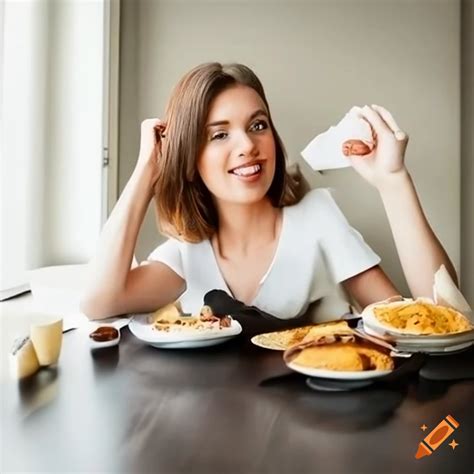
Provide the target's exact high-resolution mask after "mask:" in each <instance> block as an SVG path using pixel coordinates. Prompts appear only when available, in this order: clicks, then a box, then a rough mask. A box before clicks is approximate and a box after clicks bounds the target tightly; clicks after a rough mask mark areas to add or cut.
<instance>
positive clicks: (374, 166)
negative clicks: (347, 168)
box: [349, 105, 408, 190]
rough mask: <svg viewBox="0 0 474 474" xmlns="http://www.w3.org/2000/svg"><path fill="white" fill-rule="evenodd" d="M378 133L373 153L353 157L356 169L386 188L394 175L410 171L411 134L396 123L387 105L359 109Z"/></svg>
mask: <svg viewBox="0 0 474 474" xmlns="http://www.w3.org/2000/svg"><path fill="white" fill-rule="evenodd" d="M359 114H360V116H361V117H362V118H364V119H365V120H367V122H369V124H370V126H371V127H372V130H373V131H374V132H375V140H376V146H375V148H374V149H373V150H372V152H371V153H369V154H367V155H363V156H351V157H349V159H350V160H351V164H352V166H353V167H354V169H355V170H356V171H357V172H358V173H359V174H360V175H361V176H362V177H363V178H364V179H366V180H367V181H368V182H369V183H370V184H372V185H373V186H375V187H376V188H377V189H379V190H382V189H383V187H384V185H385V183H389V182H390V181H392V179H391V178H393V177H395V176H398V175H402V174H406V172H407V170H406V167H405V150H406V147H407V144H408V135H407V134H406V133H405V132H403V131H402V130H401V129H400V127H399V126H398V125H397V123H396V122H395V119H394V118H393V116H392V114H391V113H390V112H389V111H388V110H387V109H384V108H383V107H380V106H378V105H372V106H371V107H369V106H365V107H362V108H361V109H360V110H359Z"/></svg>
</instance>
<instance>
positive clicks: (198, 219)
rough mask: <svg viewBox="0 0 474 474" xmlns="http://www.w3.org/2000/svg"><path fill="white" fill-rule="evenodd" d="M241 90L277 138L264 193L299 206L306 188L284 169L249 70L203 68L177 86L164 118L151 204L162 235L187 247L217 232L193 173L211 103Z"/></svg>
mask: <svg viewBox="0 0 474 474" xmlns="http://www.w3.org/2000/svg"><path fill="white" fill-rule="evenodd" d="M235 85H245V86H248V87H251V88H252V89H254V90H255V91H256V92H257V93H258V94H259V96H260V97H261V98H262V100H263V102H264V103H265V106H266V108H267V111H268V119H269V122H270V127H271V130H272V132H273V136H274V139H275V149H276V163H275V176H274V178H273V181H272V183H271V185H270V188H269V190H268V193H267V195H268V197H269V199H270V201H271V203H272V205H273V206H274V207H282V206H287V205H292V204H295V203H297V202H298V201H299V200H300V199H301V198H302V196H303V195H304V193H305V192H306V190H307V183H306V181H305V180H304V178H303V176H302V175H301V173H300V172H299V169H298V168H297V169H296V170H295V171H294V172H293V173H289V172H288V171H287V169H286V152H285V149H284V147H283V143H282V141H281V138H280V136H279V135H278V133H277V131H276V130H275V127H274V125H273V121H272V118H271V116H270V108H269V106H268V102H267V99H266V97H265V92H264V90H263V86H262V84H261V82H260V80H259V79H258V77H257V76H256V75H255V74H254V73H253V71H252V70H251V69H249V68H248V67H247V66H244V65H242V64H220V63H217V62H214V63H205V64H201V65H199V66H197V67H195V68H194V69H192V70H191V71H189V72H188V73H187V74H186V75H185V76H184V77H183V78H182V79H181V80H180V81H179V82H178V84H177V85H176V87H175V89H174V91H173V93H172V95H171V97H170V100H169V102H168V106H167V109H166V114H165V123H166V130H165V133H164V135H165V138H164V139H163V140H162V143H161V156H160V157H159V159H158V168H159V172H158V179H157V181H156V185H155V205H156V218H157V222H158V227H159V229H160V231H161V232H162V233H163V234H166V235H169V236H172V237H175V238H178V239H180V240H184V241H187V242H201V241H202V240H205V239H208V238H210V237H211V236H212V235H213V234H214V233H215V232H216V230H217V227H218V217H217V211H216V208H215V205H214V202H213V200H212V196H211V193H210V192H209V190H208V189H207V188H206V186H205V185H204V183H203V181H202V179H201V177H200V176H199V173H198V171H197V161H198V158H199V155H200V153H201V151H202V149H203V147H204V144H205V124H206V120H207V117H208V113H209V108H210V105H211V102H212V100H213V99H214V98H215V97H216V96H217V95H218V94H219V93H220V92H222V91H223V90H225V89H227V88H229V87H232V86H235Z"/></svg>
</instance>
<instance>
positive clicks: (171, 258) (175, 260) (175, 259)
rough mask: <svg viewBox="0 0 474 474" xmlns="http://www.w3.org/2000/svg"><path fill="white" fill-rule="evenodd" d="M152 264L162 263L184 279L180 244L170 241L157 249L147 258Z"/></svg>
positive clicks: (173, 240)
mask: <svg viewBox="0 0 474 474" xmlns="http://www.w3.org/2000/svg"><path fill="white" fill-rule="evenodd" d="M147 260H148V261H150V262H162V263H164V264H165V265H167V266H168V267H170V268H171V270H173V271H174V272H175V273H177V274H178V275H179V276H180V277H181V278H184V269H183V262H182V258H181V251H180V242H179V241H177V240H175V239H168V240H167V241H166V242H165V243H163V244H161V245H159V246H158V247H156V249H155V250H153V252H151V253H150V255H148V258H147Z"/></svg>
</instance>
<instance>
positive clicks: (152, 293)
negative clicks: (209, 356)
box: [82, 63, 456, 319]
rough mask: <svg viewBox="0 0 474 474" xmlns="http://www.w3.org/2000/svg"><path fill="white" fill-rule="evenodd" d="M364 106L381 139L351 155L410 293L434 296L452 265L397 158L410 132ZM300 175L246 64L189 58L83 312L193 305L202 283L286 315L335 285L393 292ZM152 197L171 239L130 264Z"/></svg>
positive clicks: (95, 266) (145, 137)
mask: <svg viewBox="0 0 474 474" xmlns="http://www.w3.org/2000/svg"><path fill="white" fill-rule="evenodd" d="M360 113H361V115H362V117H364V118H365V119H366V120H367V121H368V122H369V123H370V124H371V126H372V128H373V130H374V131H375V133H376V135H377V146H376V148H375V149H374V150H373V151H372V152H371V154H370V155H367V156H364V157H357V156H352V157H349V159H350V160H351V162H352V165H353V167H354V169H355V170H356V171H357V172H358V173H359V174H360V175H362V176H363V177H364V178H365V179H366V180H367V181H368V182H369V183H370V184H372V185H373V186H375V187H376V188H377V189H378V191H379V193H380V196H381V198H382V201H383V204H384V206H385V209H386V213H387V216H388V219H389V222H390V226H391V229H392V232H393V236H394V239H395V243H396V246H397V250H398V254H399V256H400V260H401V263H402V267H403V271H404V273H405V276H406V279H407V282H408V284H409V287H410V290H411V292H412V295H413V296H415V297H417V296H431V295H432V285H433V275H434V273H435V271H436V270H437V269H438V268H439V266H440V265H441V264H444V265H445V266H446V267H447V269H448V271H449V272H450V274H451V275H452V277H453V279H454V280H456V275H455V271H454V268H453V265H452V264H451V262H450V261H449V258H448V256H447V255H446V252H445V251H444V249H443V248H442V246H441V245H440V243H439V241H438V240H437V238H436V236H435V235H434V233H433V231H432V230H431V228H430V226H429V224H428V222H427V220H426V218H425V216H424V214H423V211H422V209H421V206H420V203H419V200H418V198H417V195H416V191H415V188H414V185H413V182H412V180H411V178H410V175H409V173H408V171H407V169H406V167H405V165H404V154H405V149H406V145H407V142H408V137H407V135H406V134H405V133H403V132H402V131H401V130H400V129H399V127H398V126H397V124H396V123H395V120H394V119H393V117H392V116H391V114H390V113H389V112H388V111H387V110H385V109H383V108H382V107H378V106H375V105H374V106H372V107H368V106H366V107H364V108H362V109H361V110H360ZM302 184H303V183H301V182H300V183H297V182H296V181H295V180H294V179H293V178H292V177H290V175H289V174H288V172H287V171H286V168H285V153H284V149H283V145H282V143H281V140H280V137H279V136H278V133H277V132H276V130H275V127H274V125H273V122H272V119H271V115H270V110H269V106H268V103H267V100H266V98H265V93H264V90H263V87H262V85H261V83H260V81H259V80H258V78H257V77H256V76H255V75H254V73H253V72H252V71H251V70H250V69H248V68H247V67H245V66H243V65H239V64H231V65H221V64H219V63H208V64H203V65H200V66H198V67H196V68H194V69H193V70H192V71H190V72H189V73H188V74H186V75H185V76H184V77H183V78H182V80H181V81H180V82H179V83H178V85H177V87H176V89H175V91H174V93H173V94H172V96H171V99H170V102H169V104H168V108H167V113H166V120H165V121H164V122H162V121H160V120H158V119H149V120H145V121H144V122H143V123H142V127H141V143H140V152H139V156H138V161H137V164H136V168H135V170H134V172H133V173H132V176H131V178H130V180H129V182H128V183H127V185H126V187H125V189H124V191H123V193H122V195H121V196H120V199H119V200H118V202H117V204H116V206H115V208H114V210H113V212H112V213H111V215H110V217H109V219H108V221H107V223H106V225H105V226H104V229H103V232H102V235H101V238H100V242H99V249H98V252H97V255H96V256H95V258H94V259H93V260H92V262H91V264H90V265H91V285H90V288H89V290H88V291H87V292H86V294H85V296H84V299H83V301H82V310H83V312H84V313H85V314H86V315H87V316H88V317H89V318H91V319H101V318H106V317H109V316H113V315H118V314H124V313H133V312H150V311H154V310H156V309H157V308H159V307H161V306H164V305H165V304H167V303H170V302H172V301H175V300H176V299H178V298H179V297H182V298H181V299H182V302H183V306H184V310H185V311H190V312H195V311H197V310H199V307H200V305H201V304H202V298H203V296H204V294H205V293H206V292H207V291H209V290H211V289H215V288H218V289H219V288H220V289H223V290H225V291H226V292H228V293H229V294H231V295H232V296H233V297H234V298H235V299H237V300H239V301H242V302H243V303H245V304H247V305H253V306H256V307H258V308H260V309H261V310H263V311H265V312H267V313H269V314H273V315H275V316H276V317H278V318H281V319H291V318H295V317H297V316H300V315H302V314H303V313H304V312H305V311H306V310H307V308H308V305H309V304H311V303H313V302H316V301H319V300H321V299H324V298H325V297H327V296H329V295H331V294H333V293H334V288H336V287H337V286H338V285H339V284H340V285H342V287H343V288H344V289H345V290H346V291H347V292H348V293H349V295H350V296H351V297H352V298H353V299H355V300H356V302H357V303H358V304H359V305H360V306H362V307H364V306H366V305H368V304H370V303H373V302H375V301H379V300H382V299H385V298H388V297H390V296H393V295H397V294H399V292H398V291H397V289H396V288H395V286H394V285H393V284H392V282H391V281H390V279H389V278H388V277H387V276H386V275H385V273H384V272H383V271H382V269H381V268H380V267H379V265H378V263H379V262H380V258H379V257H378V256H377V255H376V254H375V253H374V252H373V251H372V250H371V249H370V248H369V247H368V246H367V244H366V243H365V242H364V241H363V239H362V237H361V236H360V234H358V232H357V231H355V230H354V229H353V228H352V227H350V225H349V224H348V223H347V221H346V219H345V218H344V216H343V215H342V213H341V211H340V210H339V209H338V207H337V205H336V204H335V202H334V200H333V199H332V197H331V196H330V194H329V193H328V192H327V191H325V190H313V191H310V192H308V193H307V194H306V195H304V197H303V196H302V194H303V193H302ZM153 197H155V203H156V211H157V218H158V219H159V223H160V226H161V229H162V232H163V233H166V234H168V235H169V236H171V238H170V239H169V240H168V241H167V242H165V243H164V244H163V245H161V246H159V247H158V248H157V249H155V251H154V252H152V253H151V255H150V256H149V258H148V259H147V261H146V262H145V263H144V264H142V265H140V266H136V267H134V268H131V267H132V260H133V254H134V249H135V245H136V241H137V235H138V232H139V229H140V227H141V225H142V222H143V218H144V215H145V212H146V210H147V208H148V205H149V203H150V201H151V200H152V198H153ZM332 316H334V315H332Z"/></svg>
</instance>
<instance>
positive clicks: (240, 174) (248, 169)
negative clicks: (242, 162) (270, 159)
mask: <svg viewBox="0 0 474 474" xmlns="http://www.w3.org/2000/svg"><path fill="white" fill-rule="evenodd" d="M262 171H263V166H262V165H261V164H260V163H257V164H254V165H250V166H243V167H242V166H240V167H239V168H234V169H233V170H231V171H229V173H230V174H232V175H233V176H235V177H236V178H237V179H239V180H241V181H245V182H253V181H257V180H258V179H259V178H260V176H261V175H262Z"/></svg>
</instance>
